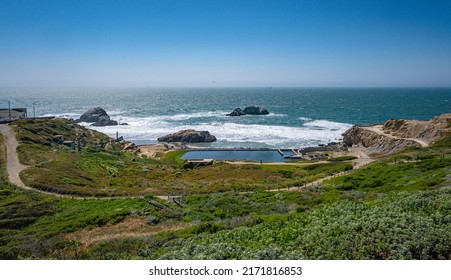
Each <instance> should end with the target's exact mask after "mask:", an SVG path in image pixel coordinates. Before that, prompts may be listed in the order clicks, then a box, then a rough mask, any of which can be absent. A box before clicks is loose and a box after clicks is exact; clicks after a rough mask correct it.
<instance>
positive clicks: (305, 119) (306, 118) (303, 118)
mask: <svg viewBox="0 0 451 280" xmlns="http://www.w3.org/2000/svg"><path fill="white" fill-rule="evenodd" d="M298 120H301V121H311V120H312V119H311V118H308V117H299V118H298Z"/></svg>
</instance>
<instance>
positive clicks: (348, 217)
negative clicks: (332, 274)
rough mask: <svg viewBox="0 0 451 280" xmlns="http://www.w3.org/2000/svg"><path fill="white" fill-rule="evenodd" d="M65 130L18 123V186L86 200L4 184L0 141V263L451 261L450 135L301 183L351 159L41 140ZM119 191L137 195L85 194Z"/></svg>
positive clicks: (345, 165) (90, 139) (103, 140)
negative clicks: (258, 158) (188, 156)
mask: <svg viewBox="0 0 451 280" xmlns="http://www.w3.org/2000/svg"><path fill="white" fill-rule="evenodd" d="M46 121H48V120H46ZM59 122H61V123H60V124H58V123H59ZM59 125H61V126H59ZM71 125H73V124H71V123H70V122H68V121H64V120H63V121H60V120H58V121H57V125H56V128H54V127H51V126H49V127H47V125H44V124H43V123H40V122H38V121H33V122H31V123H22V124H20V127H22V128H19V130H20V129H22V130H20V132H19V134H21V133H22V134H21V135H20V136H19V137H20V141H21V143H22V146H21V150H20V151H21V152H20V153H21V159H22V161H23V162H24V163H28V164H33V165H35V167H33V168H30V169H29V170H27V171H26V172H25V174H23V179H25V180H26V182H27V184H29V185H32V186H34V187H37V188H41V189H45V190H47V191H53V192H58V193H66V194H73V195H80V196H81V195H83V196H89V198H84V199H83V198H58V197H56V196H51V195H45V194H41V193H38V192H34V191H26V190H23V189H19V188H17V187H15V186H12V185H10V184H8V183H7V182H6V176H5V159H6V155H5V149H4V145H3V142H2V139H1V137H0V213H1V214H0V258H1V259H22V258H27V259H30V258H38V259H46V258H52V259H53V258H55V259H451V246H450V245H449V244H451V220H450V213H451V200H450V199H449V198H450V195H451V185H450V183H451V176H450V174H451V167H450V166H451V157H450V150H451V141H450V140H449V139H450V138H449V137H447V138H445V139H444V140H442V141H439V142H438V143H437V144H436V145H435V146H433V147H430V148H412V149H409V150H406V151H404V152H402V153H398V154H396V155H393V156H390V157H386V158H383V159H381V160H379V161H377V162H375V163H372V164H370V165H368V166H366V167H364V168H361V169H359V170H356V171H353V172H351V173H350V174H348V175H346V176H340V177H336V178H333V179H331V180H328V181H324V182H323V183H322V184H321V185H314V186H309V187H305V184H306V183H307V182H311V181H314V180H317V179H319V178H323V177H326V176H330V175H333V174H336V173H339V172H342V171H346V170H352V165H351V163H349V160H352V158H349V157H342V158H339V159H337V160H336V161H332V162H329V163H316V164H309V165H302V166H290V165H259V164H249V165H230V164H221V163H220V164H215V165H212V166H206V167H201V168H195V169H187V170H185V169H183V163H182V161H181V160H180V157H181V156H182V153H183V152H180V151H177V152H171V153H168V154H166V155H165V156H164V157H163V158H162V159H161V160H159V161H157V160H153V159H148V158H141V157H138V156H136V155H134V154H132V153H128V152H123V151H122V149H123V147H122V146H121V145H120V144H118V143H115V144H114V145H113V146H112V147H111V148H110V149H105V148H100V146H102V145H101V144H105V143H107V142H108V141H109V139H107V138H104V135H102V134H98V135H97V133H94V134H93V135H91V136H92V137H91V136H89V137H87V139H86V140H85V141H86V142H85V143H84V145H85V146H84V148H83V149H82V150H81V151H80V152H78V151H76V150H75V151H74V150H71V149H70V148H68V147H65V146H63V145H60V144H56V143H50V142H49V141H47V139H48V138H49V137H51V136H53V135H58V134H60V135H65V138H66V137H67V139H70V138H71V137H73V136H72V135H74V134H73V129H81V128H78V126H76V125H75V126H72V127H71ZM66 128H70V129H66ZM38 129H41V130H38ZM66 130H67V131H66ZM36 133H37V134H38V135H35V134H36ZM64 133H65V134H64ZM84 133H89V132H86V131H85V132H84ZM27 141H29V142H27ZM145 169H147V171H145ZM287 187H289V188H290V190H291V191H267V190H268V189H273V190H277V189H278V188H280V189H285V188H287ZM285 190H286V189H285ZM156 194H164V195H168V194H176V195H178V196H177V197H174V198H170V199H169V200H166V201H165V200H161V199H158V198H157V197H156V196H155V195H156ZM128 195H139V197H136V198H114V199H105V198H102V199H96V198H93V196H99V197H106V196H108V197H109V196H128Z"/></svg>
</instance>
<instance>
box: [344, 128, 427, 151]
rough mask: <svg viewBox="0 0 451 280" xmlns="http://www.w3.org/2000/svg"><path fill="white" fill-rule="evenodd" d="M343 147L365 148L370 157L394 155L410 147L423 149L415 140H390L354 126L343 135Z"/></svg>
mask: <svg viewBox="0 0 451 280" xmlns="http://www.w3.org/2000/svg"><path fill="white" fill-rule="evenodd" d="M343 145H344V146H345V147H352V146H363V147H364V148H367V152H368V154H370V155H371V154H392V153H396V152H399V151H402V150H404V149H406V148H409V147H421V145H420V144H419V143H417V142H415V141H413V140H408V139H395V138H390V137H387V136H385V135H381V134H378V133H376V132H374V131H371V130H367V129H365V128H364V127H359V126H353V127H352V128H350V129H348V130H347V131H346V132H345V133H343Z"/></svg>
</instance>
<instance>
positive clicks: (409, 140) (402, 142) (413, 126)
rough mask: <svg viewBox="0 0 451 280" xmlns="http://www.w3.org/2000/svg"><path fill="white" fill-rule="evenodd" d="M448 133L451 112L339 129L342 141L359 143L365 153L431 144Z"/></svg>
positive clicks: (449, 130) (399, 149)
mask: <svg viewBox="0 0 451 280" xmlns="http://www.w3.org/2000/svg"><path fill="white" fill-rule="evenodd" d="M450 133H451V114H444V115H441V116H438V117H434V118H432V119H431V120H430V121H416V120H400V119H391V120H388V121H386V122H385V123H384V125H376V126H370V127H365V126H354V127H352V128H351V129H349V130H347V131H346V132H345V133H343V145H344V146H346V147H351V146H362V147H365V148H367V150H368V153H369V154H372V153H373V154H392V153H396V152H399V151H401V150H404V149H406V148H409V147H421V146H427V145H430V144H432V143H433V142H435V141H437V140H439V139H441V138H443V137H444V136H446V135H449V134H450Z"/></svg>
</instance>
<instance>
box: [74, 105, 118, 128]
mask: <svg viewBox="0 0 451 280" xmlns="http://www.w3.org/2000/svg"><path fill="white" fill-rule="evenodd" d="M76 122H87V123H93V124H91V125H92V126H108V125H118V123H117V121H114V120H111V119H110V116H109V115H108V114H107V112H106V111H105V110H104V109H102V108H100V107H96V108H92V109H89V110H88V111H86V112H85V113H84V114H83V115H81V116H80V118H79V119H78V120H76Z"/></svg>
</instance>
